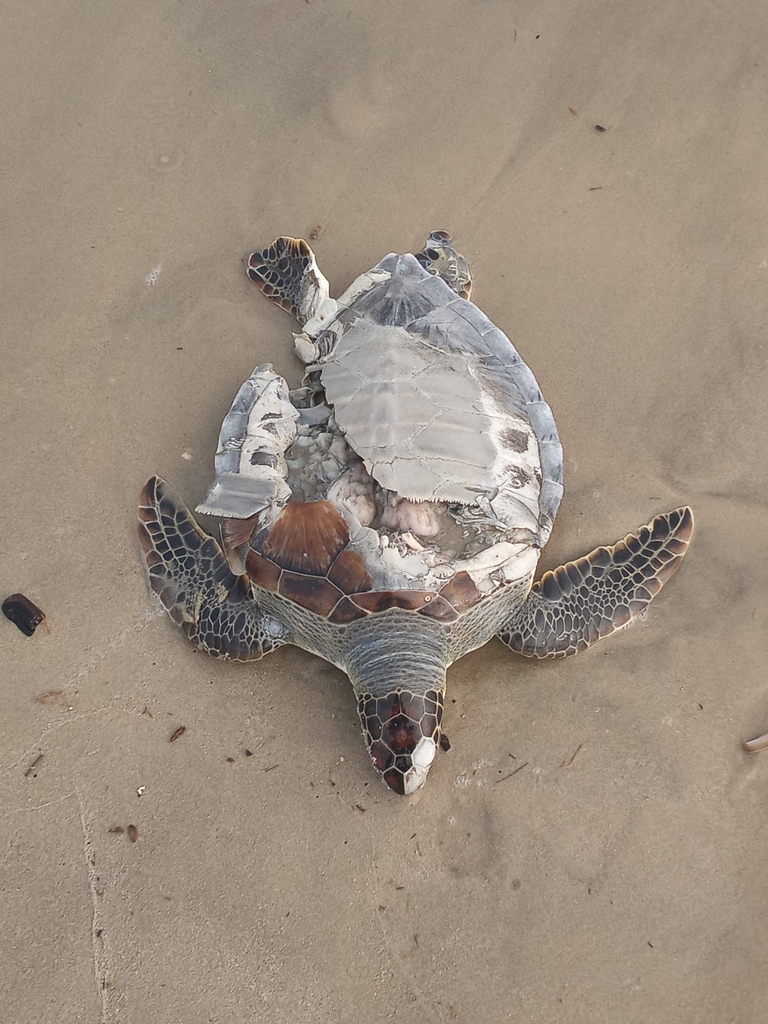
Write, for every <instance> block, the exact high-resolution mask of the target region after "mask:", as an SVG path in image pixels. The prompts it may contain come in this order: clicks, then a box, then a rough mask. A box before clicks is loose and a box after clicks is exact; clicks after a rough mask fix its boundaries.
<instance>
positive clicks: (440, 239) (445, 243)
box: [416, 231, 472, 299]
mask: <svg viewBox="0 0 768 1024" xmlns="http://www.w3.org/2000/svg"><path fill="white" fill-rule="evenodd" d="M416 259H417V260H418V261H419V263H420V264H421V265H422V267H424V269H425V270H427V271H429V273H430V274H434V275H435V276H436V277H442V279H443V280H444V281H445V283H446V284H447V285H448V286H449V288H452V289H453V290H454V291H455V292H456V294H457V295H459V296H460V297H461V298H462V299H468V298H469V296H470V294H471V292H472V276H471V274H470V272H469V264H468V263H467V261H466V259H465V258H464V257H463V256H462V255H461V253H459V252H457V251H456V250H455V249H454V248H453V241H452V239H451V236H450V235H449V234H448V232H447V231H433V232H432V234H431V235H430V236H429V238H428V239H427V241H426V242H425V244H424V248H423V249H422V250H421V252H417V253H416Z"/></svg>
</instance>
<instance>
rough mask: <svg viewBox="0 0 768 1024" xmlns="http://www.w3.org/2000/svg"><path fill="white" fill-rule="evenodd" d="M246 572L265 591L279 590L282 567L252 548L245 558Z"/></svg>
mask: <svg viewBox="0 0 768 1024" xmlns="http://www.w3.org/2000/svg"><path fill="white" fill-rule="evenodd" d="M245 570H246V572H247V573H248V575H249V576H250V577H251V579H252V580H253V582H254V583H255V584H257V585H258V586H260V587H264V589H265V590H277V587H278V584H279V582H280V572H281V569H280V566H279V565H275V563H274V562H271V561H270V560H269V559H268V558H264V556H263V555H260V554H259V553H258V551H254V550H253V548H251V549H250V550H249V552H248V554H247V555H246V558H245Z"/></svg>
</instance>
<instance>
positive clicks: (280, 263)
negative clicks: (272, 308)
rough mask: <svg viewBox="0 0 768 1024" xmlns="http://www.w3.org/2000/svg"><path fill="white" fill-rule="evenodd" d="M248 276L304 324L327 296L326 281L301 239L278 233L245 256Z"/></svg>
mask: <svg viewBox="0 0 768 1024" xmlns="http://www.w3.org/2000/svg"><path fill="white" fill-rule="evenodd" d="M248 277H249V278H250V279H251V280H252V281H253V283H254V284H255V285H256V286H257V288H259V289H260V291H262V292H263V293H264V295H266V296H267V298H268V299H271V300H272V301H273V302H276V303H277V305H278V306H280V308H281V309H284V310H286V312H288V313H290V314H291V315H292V316H294V317H295V318H296V319H297V320H298V321H299V323H301V324H305V323H306V322H307V320H309V319H310V318H311V317H313V316H314V315H315V313H316V312H317V311H318V309H319V307H320V305H321V304H322V303H323V301H324V300H325V299H327V298H328V282H327V280H326V279H325V278H324V277H323V275H322V274H321V273H320V271H319V269H318V266H317V262H316V260H315V254H314V253H313V252H312V250H311V249H310V247H309V246H308V245H307V243H306V242H305V241H304V239H303V238H290V237H289V236H288V235H282V236H281V237H280V238H276V239H275V240H274V242H273V243H272V245H268V246H267V248H266V249H261V250H259V251H258V252H252V253H251V255H250V256H249V257H248Z"/></svg>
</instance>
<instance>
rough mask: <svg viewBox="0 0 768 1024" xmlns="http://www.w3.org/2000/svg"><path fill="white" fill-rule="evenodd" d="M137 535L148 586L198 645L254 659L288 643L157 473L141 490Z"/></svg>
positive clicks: (212, 651) (246, 583) (245, 582)
mask: <svg viewBox="0 0 768 1024" xmlns="http://www.w3.org/2000/svg"><path fill="white" fill-rule="evenodd" d="M139 540H140V541H141V546H142V549H143V551H144V562H145V564H146V566H147V572H148V574H149V584H150V586H151V588H152V590H153V591H154V592H155V594H157V596H158V597H159V598H160V601H161V602H162V604H163V606H164V608H165V610H166V611H167V612H168V614H169V615H170V616H171V618H172V619H173V621H174V622H175V623H176V624H177V625H178V626H181V628H182V629H183V630H184V632H185V633H186V635H187V636H188V637H189V639H190V640H191V641H192V642H193V643H194V644H196V645H197V646H198V647H200V648H201V649H202V650H204V651H206V652H207V653H208V654H212V655H213V656H214V657H216V658H226V659H231V660H233V661H252V660H254V659H255V658H261V657H263V656H264V655H265V654H269V652H270V651H273V650H274V649H275V648H276V647H280V646H282V645H283V644H285V643H287V642H288V640H287V632H288V631H287V630H286V629H285V627H284V626H283V625H282V623H280V622H278V620H277V619H275V617H274V616H272V615H268V614H267V613H266V612H263V611H262V610H261V609H260V608H259V606H258V605H257V603H256V601H255V600H254V599H253V596H252V594H251V592H250V584H249V580H248V577H247V576H236V575H235V574H234V573H233V572H232V570H231V569H230V567H229V565H228V563H227V561H226V559H225V558H224V554H223V552H222V550H221V548H220V547H219V545H218V544H217V542H216V541H215V540H214V539H213V537H209V536H208V535H207V534H205V533H203V531H202V530H201V529H200V527H199V526H198V525H197V523H196V522H195V520H194V519H193V518H192V516H191V515H190V512H189V510H188V509H187V507H186V506H185V505H184V503H183V502H182V501H181V500H180V499H179V498H178V497H177V496H176V495H175V494H174V493H173V491H172V490H171V488H170V487H169V486H168V484H167V483H166V482H165V481H164V480H161V479H160V477H157V476H153V477H151V478H150V479H149V480H148V481H147V483H146V484H145V486H144V489H143V491H142V493H141V499H140V503H139Z"/></svg>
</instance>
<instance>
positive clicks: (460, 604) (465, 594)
mask: <svg viewBox="0 0 768 1024" xmlns="http://www.w3.org/2000/svg"><path fill="white" fill-rule="evenodd" d="M440 596H441V597H444V598H445V600H446V601H448V603H449V604H452V605H453V607H454V608H455V609H456V611H457V612H463V611H466V610H467V608H471V607H472V606H473V605H475V604H477V602H478V601H479V600H480V598H481V597H482V596H483V595H482V594H481V593H480V591H479V590H478V589H477V587H476V586H475V584H474V583H473V582H472V577H471V576H470V575H469V573H468V572H457V573H456V575H455V576H454V577H453V578H452V579H451V580H449V581H448V583H446V584H445V586H444V587H443V588H442V590H441V591H440Z"/></svg>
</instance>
